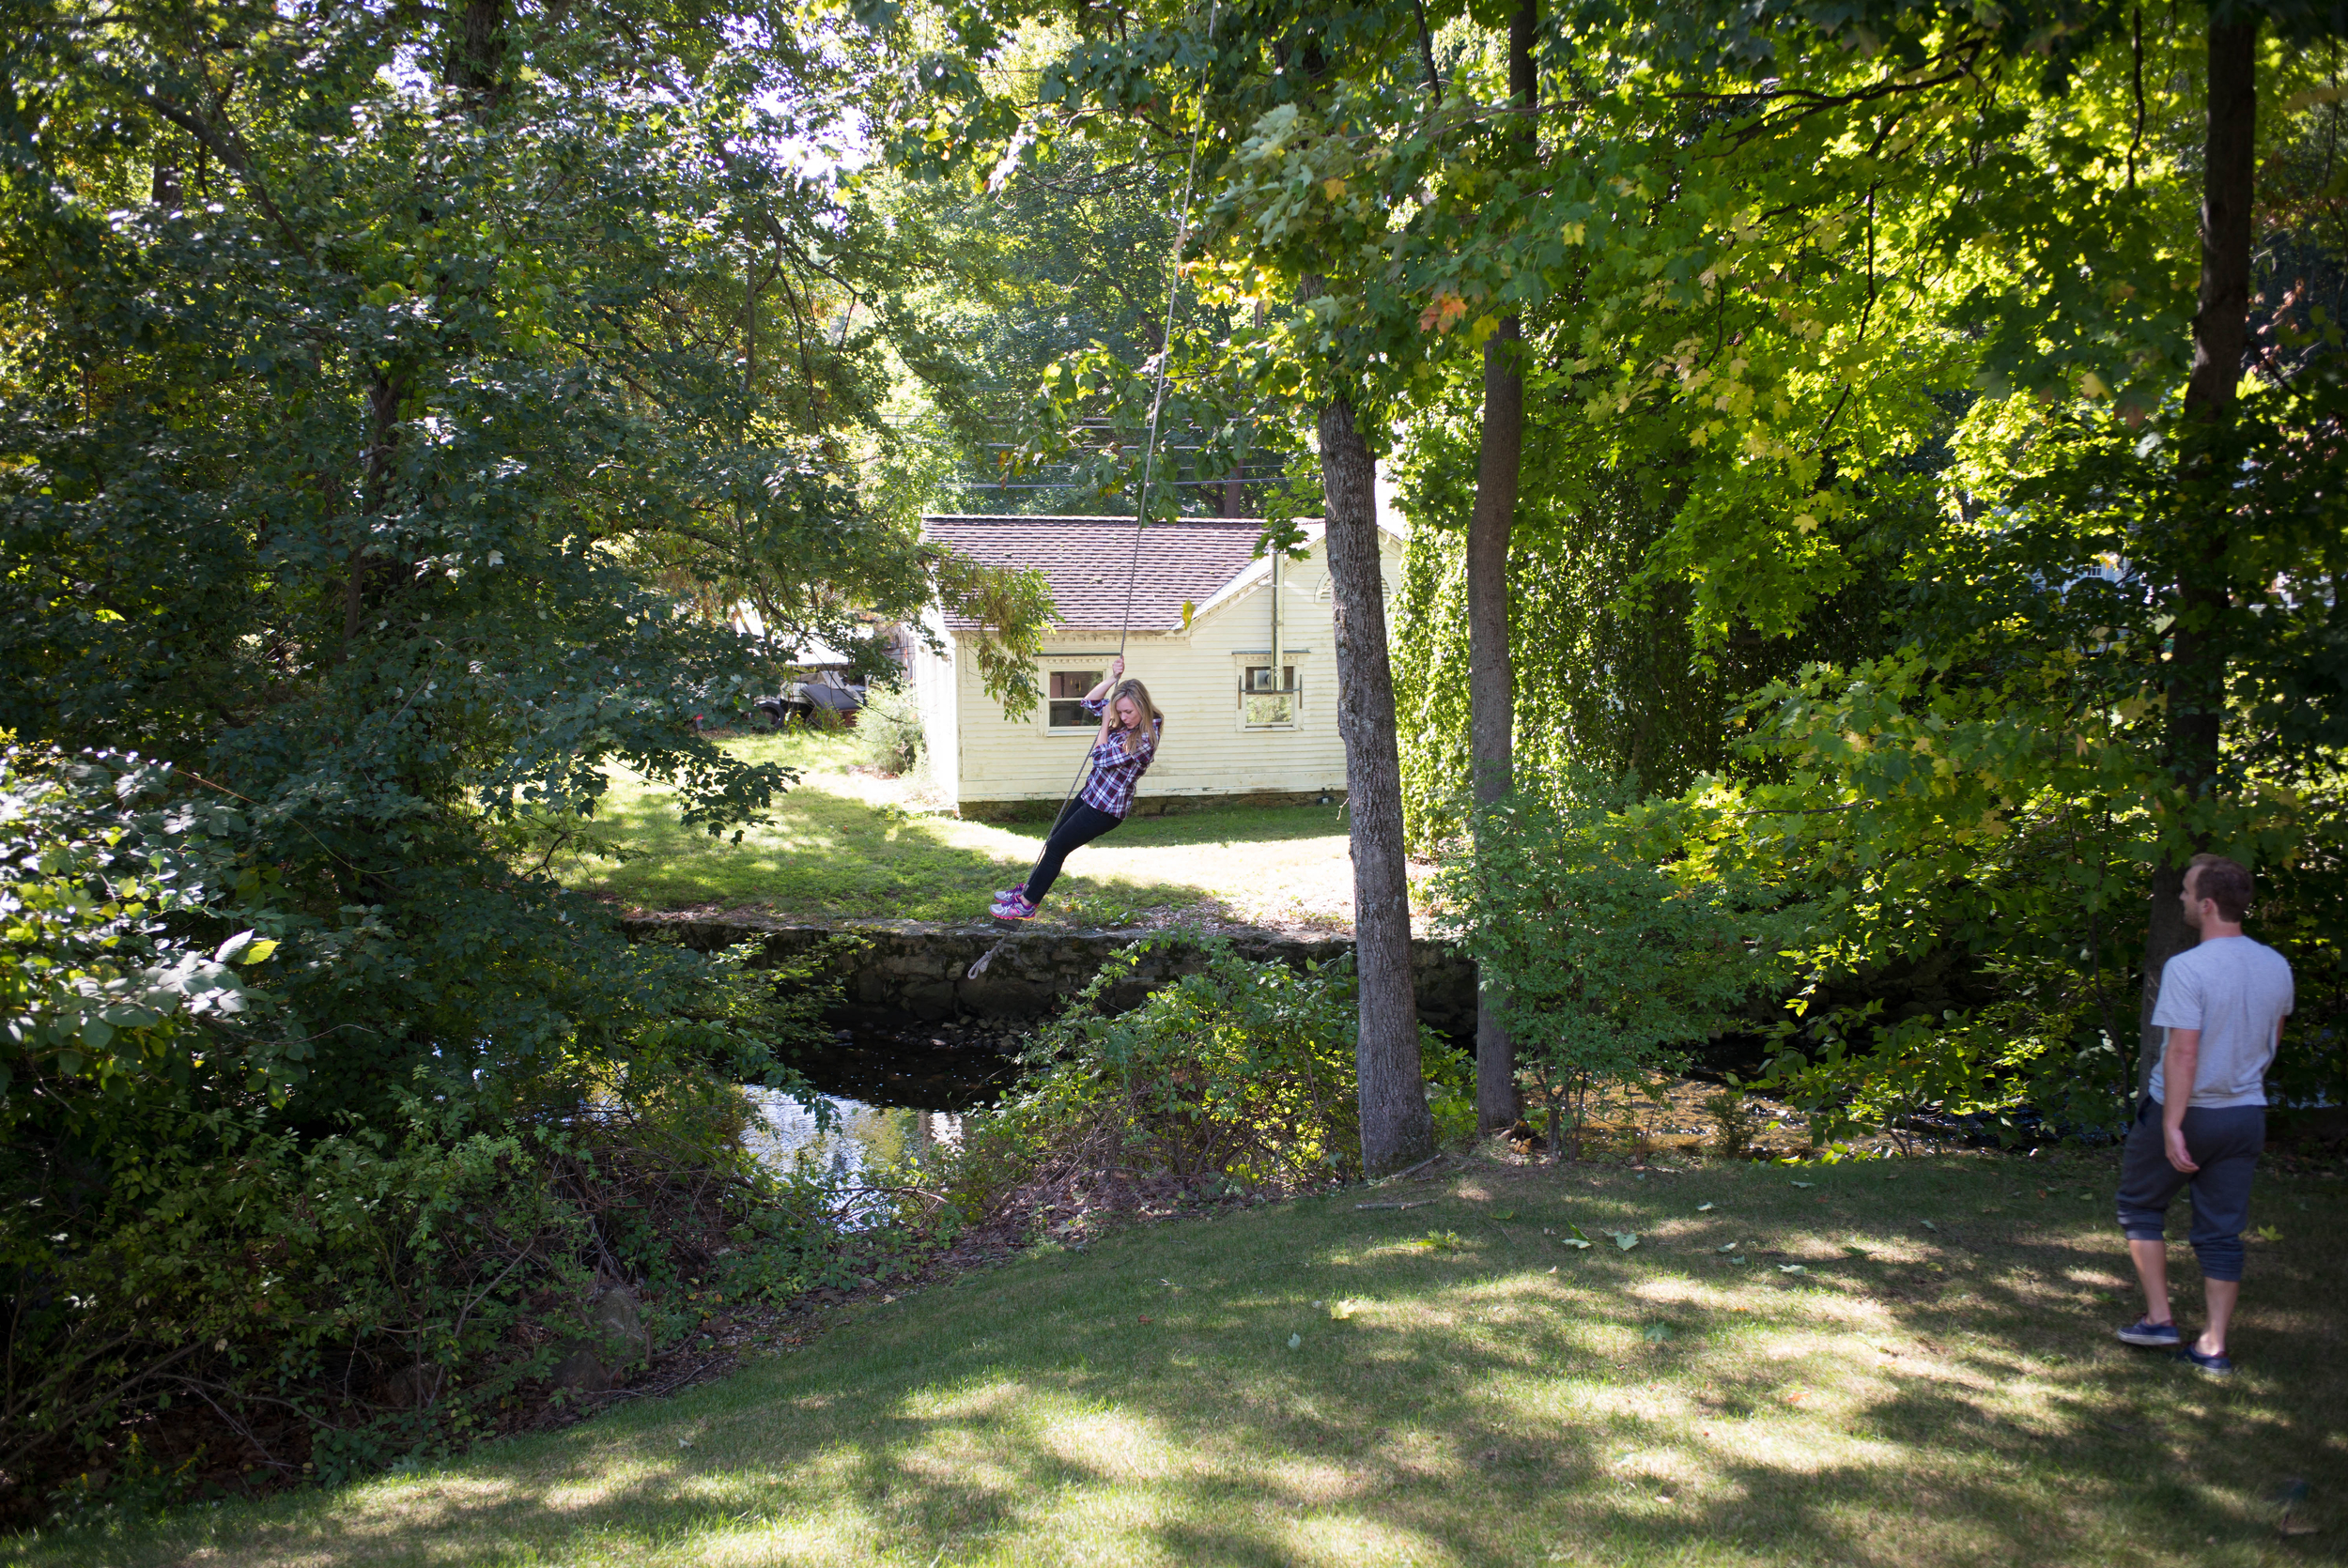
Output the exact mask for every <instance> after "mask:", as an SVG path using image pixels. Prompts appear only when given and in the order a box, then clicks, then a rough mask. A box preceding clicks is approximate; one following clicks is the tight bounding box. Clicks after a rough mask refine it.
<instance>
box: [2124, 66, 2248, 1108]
mask: <svg viewBox="0 0 2348 1568" xmlns="http://www.w3.org/2000/svg"><path fill="white" fill-rule="evenodd" d="M2257 51H2258V23H2256V22H2255V21H2251V22H2239V23H2224V24H2219V23H2212V24H2211V26H2210V29H2209V125H2208V137H2207V141H2206V143H2205V146H2204V157H2203V160H2202V165H2201V169H2202V173H2201V297H2200V305H2199V309H2198V310H2197V311H2196V312H2195V314H2194V317H2193V373H2192V375H2191V377H2189V378H2188V379H2187V380H2186V391H2185V421H2186V424H2185V430H2184V432H2183V437H2184V440H2185V442H2186V458H2185V469H2186V474H2185V478H2186V492H2187V494H2188V495H2191V494H2193V493H2195V492H2197V491H2198V492H2199V493H2200V494H2201V495H2203V496H2206V497H2207V498H2209V500H2208V510H2207V512H2206V514H2205V515H2203V516H2201V517H2199V518H2196V519H2194V521H2195V522H2197V523H2199V524H2200V525H2201V532H2200V534H2199V537H2198V538H2197V539H2196V540H2195V541H2194V543H2195V545H2196V546H2197V548H2196V549H2194V550H2193V551H2191V552H2190V553H2188V554H2187V555H2186V558H2185V559H2186V566H2185V567H2184V569H2183V570H2182V571H2181V573H2180V576H2179V581H2178V583H2177V592H2176V604H2177V608H2178V614H2177V619H2176V622H2175V624H2174V628H2173V630H2172V631H2171V632H2170V645H2169V673H2168V680H2167V682H2166V691H2167V695H2168V699H2169V703H2168V708H2169V716H2168V733H2167V736H2166V745H2165V748H2164V749H2165V750H2166V751H2167V753H2168V755H2167V759H2166V761H2167V762H2168V767H2169V775H2170V780H2171V781H2172V782H2173V784H2174V786H2175V797H2174V798H2175V799H2176V800H2177V802H2178V804H2179V805H2180V806H2181V807H2182V806H2184V805H2185V804H2186V803H2188V802H2190V801H2192V800H2193V799H2194V798H2196V797H2197V796H2200V795H2201V794H2203V793H2204V792H2207V791H2208V790H2209V789H2210V787H2211V786H2212V784H2213V783H2214V782H2215V780H2216V778H2217V745H2218V724H2219V717H2220V715H2221V714H2222V712H2223V710H2224V705H2225V687H2226V670H2225V664H2224V659H2225V655H2224V653H2223V650H2222V649H2221V648H2219V647H2217V646H2216V641H2217V634H2218V631H2219V628H2218V626H2217V619H2218V617H2219V616H2220V615H2221V614H2223V613H2224V611H2225V608H2226V606H2227V602H2228V595H2227V592H2226V585H2225V581H2224V577H2223V564H2222V563H2223V561H2224V558H2225V552H2226V533H2227V529H2228V525H2229V520H2230V519H2229V517H2228V515H2227V513H2226V511H2225V507H2226V504H2227V503H2226V500H2225V486H2224V485H2223V484H2222V483H2221V479H2222V476H2221V475H2220V474H2218V473H2217V472H2216V471H2214V469H2213V466H2214V465H2216V464H2217V463H2219V462H2220V461H2222V458H2223V454H2224V452H2225V449H2226V442H2225V439H2224V438H2225V436H2226V434H2227V432H2228V431H2229V430H2230V428H2231V427H2232V421H2233V413H2234V388H2235V387H2236V385H2237V384H2239V382H2240V381H2241V379H2242V353H2243V348H2244V346H2245V345H2246V343H2247V342H2248V333H2249V305H2250V197H2251V187H2252V183H2253V181H2254V180H2255V178H2256V177H2257V165H2258V159H2257V150H2258V149H2257V133H2258V67H2257ZM2197 847H2199V839H2198V838H2197V839H2196V842H2195V843H2194V844H2189V845H2186V846H2183V847H2180V848H2178V849H2176V850H2173V851H2172V852H2171V853H2170V854H2169V855H2168V856H2167V857H2166V858H2165V859H2164V860H2163V862H2162V863H2161V865H2160V866H2159V867H2158V869H2155V872H2154V873H2153V893H2152V911H2151V915H2152V918H2151V921H2150V923H2149V925H2148V928H2147V930H2146V932H2145V939H2144V991H2143V1011H2142V1014H2141V1019H2140V1024H2141V1033H2142V1040H2143V1050H2142V1052H2141V1053H2140V1059H2139V1064H2138V1068H2137V1092H2138V1093H2139V1095H2141V1094H2142V1093H2143V1092H2144V1091H2145V1089H2146V1087H2147V1086H2148V1085H2149V1084H2150V1083H2151V1081H2152V1071H2153V1064H2154V1063H2155V1062H2157V1061H2158V1060H2159V1059H2160V1053H2161V1050H2162V1046H2163V1044H2164V1042H2163V1040H2162V1038H2161V1034H2162V1032H2161V1031H2160V1030H2159V1029H2157V1028H2155V1027H2154V1025H2153V1022H2152V1018H2153V1007H2154V1006H2155V1004H2156V1003H2157V1002H2158V1001H2159V999H2160V975H2161V970H2162V967H2163V966H2164V965H2166V964H2167V963H2168V961H2170V959H2171V958H2173V957H2175V956H2176V955H2177V954H2178V953H2180V952H2183V951H2184V950H2185V949H2186V948H2187V947H2189V946H2191V945H2193V933H2192V930H2191V929H2190V928H2188V927H2187V926H2186V923H2185V912H2184V910H2183V909H2182V908H2181V907H2180V905H2179V902H2178V895H2179V894H2180V893H2182V892H2183V891H2184V890H2185V872H2186V864H2187V863H2188V861H2189V860H2190V859H2191V854H2192V851H2193V849H2195V848H2197Z"/></svg>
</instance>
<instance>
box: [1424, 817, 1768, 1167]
mask: <svg viewBox="0 0 2348 1568" xmlns="http://www.w3.org/2000/svg"><path fill="white" fill-rule="evenodd" d="M1550 782H1551V787H1550V788H1549V789H1546V790H1544V789H1539V788H1535V789H1528V790H1525V791H1522V792H1519V793H1517V794H1513V795H1510V796H1506V797H1504V798H1503V799H1501V800H1499V801H1497V802H1494V803H1491V805H1488V806H1485V807H1481V808H1480V820H1479V821H1478V822H1477V823H1476V832H1475V846H1474V849H1473V850H1472V851H1470V850H1469V849H1468V848H1467V847H1466V846H1464V845H1463V846H1460V850H1459V853H1455V854H1453V855H1452V856H1450V857H1449V859H1448V860H1447V863H1446V864H1445V865H1444V869H1443V870H1442V871H1441V872H1440V873H1439V876H1438V879H1437V887H1436V889H1435V892H1436V896H1437V898H1439V899H1441V900H1442V901H1443V903H1444V908H1445V910H1446V915H1445V921H1444V923H1445V925H1446V926H1447V927H1448V929H1449V930H1450V932H1451V934H1452V935H1454V936H1455V937H1456V938H1457V939H1458V940H1459V941H1460V945H1462V946H1463V947H1464V948H1465V949H1466V951H1467V952H1468V953H1469V955H1470V956H1472V957H1473V958H1474V959H1475V964H1476V973H1477V974H1478V976H1481V977H1482V979H1483V981H1484V984H1485V986H1486V988H1487V994H1488V995H1490V996H1491V997H1492V998H1493V1001H1494V1004H1495V1006H1496V1007H1497V1008H1498V1011H1499V1013H1500V1015H1501V1018H1502V1020H1503V1022H1505V1023H1506V1026H1507V1029H1508V1033H1509V1035H1510V1037H1511V1038H1513V1039H1514V1040H1515V1041H1516V1047H1517V1063H1518V1072H1519V1074H1520V1075H1521V1076H1522V1077H1523V1078H1524V1079H1526V1080H1527V1081H1529V1083H1530V1084H1531V1086H1532V1087H1533V1088H1534V1089H1535V1090H1536V1091H1537V1101H1536V1103H1537V1104H1538V1105H1539V1106H1540V1107H1541V1108H1543V1109H1544V1110H1545V1111H1546V1113H1547V1115H1548V1120H1549V1142H1550V1145H1551V1150H1552V1156H1557V1155H1562V1154H1563V1153H1564V1152H1565V1151H1566V1150H1567V1149H1570V1150H1571V1151H1572V1153H1573V1157H1574V1158H1575V1159H1579V1158H1581V1143H1582V1128H1583V1123H1584V1122H1585V1121H1586V1120H1587V1119H1588V1111H1589V1107H1590V1102H1591V1097H1592V1094H1593V1092H1594V1091H1596V1092H1599V1093H1603V1092H1604V1091H1605V1090H1607V1089H1609V1088H1611V1087H1623V1086H1629V1085H1631V1084H1638V1083H1640V1082H1641V1081H1643V1080H1645V1079H1646V1078H1647V1077H1649V1076H1651V1075H1652V1074H1654V1073H1655V1072H1656V1071H1658V1070H1659V1069H1663V1068H1672V1067H1676V1066H1678V1065H1680V1064H1681V1060H1682V1055H1683V1053H1680V1052H1677V1051H1676V1050H1675V1048H1676V1047H1685V1046H1687V1045H1690V1044H1692V1043H1695V1042H1700V1041H1702V1040H1704V1039H1706V1038H1708V1037H1712V1036H1717V1035H1719V1034H1720V1033H1722V1031H1723V1030H1726V1029H1729V1028H1733V1027H1737V1026H1738V1025H1740V1024H1742V1023H1744V1022H1745V1021H1746V1016H1747V1004H1748V1003H1750V1002H1751V1001H1752V1000H1753V998H1754V997H1756V996H1757V995H1760V994H1761V993H1763V992H1764V991H1765V989H1766V988H1767V987H1768V986H1769V984H1770V982H1772V981H1773V980H1775V979H1777V978H1778V977H1779V974H1780V971H1781V968H1782V961H1781V958H1780V954H1781V951H1782V950H1783V948H1784V944H1785V942H1786V940H1787V937H1788V935H1789V933H1790V932H1791V930H1794V929H1795V927H1794V923H1793V922H1792V921H1790V920H1788V919H1787V918H1785V917H1784V915H1783V913H1782V912H1781V911H1779V909H1778V908H1777V906H1778V904H1779V902H1780V901H1781V898H1782V893H1781V887H1782V884H1783V878H1782V875H1778V874H1768V875H1763V874H1756V873H1755V871H1754V870H1753V868H1751V867H1750V866H1747V865H1744V864H1740V863H1738V859H1737V858H1736V857H1735V856H1733V855H1722V854H1720V853H1714V854H1711V855H1706V856H1697V855H1691V854H1685V853H1681V852H1682V851H1684V850H1685V849H1686V848H1687V847H1688V846H1689V845H1691V843H1695V842H1701V841H1703V840H1705V839H1707V838H1715V837H1717V830H1718V826H1719V824H1718V823H1717V822H1708V821H1701V820H1699V821H1690V820H1688V819H1690V818H1691V816H1699V815H1701V814H1700V813H1697V812H1694V811H1691V808H1690V807H1687V806H1685V805H1683V804H1681V803H1675V802H1658V803H1654V804H1647V803H1643V802H1641V801H1639V800H1638V799H1637V798H1636V795H1635V793H1634V792H1631V791H1629V790H1621V789H1609V788H1607V787H1606V786H1605V785H1604V784H1603V783H1601V782H1599V781H1598V780H1597V779H1595V778H1594V777H1593V776H1590V775H1587V774H1583V775H1570V774H1569V775H1567V776H1564V777H1562V778H1558V779H1555V780H1553V781H1550ZM1561 1133H1562V1136H1561Z"/></svg>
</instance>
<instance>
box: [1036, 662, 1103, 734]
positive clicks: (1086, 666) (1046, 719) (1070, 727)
mask: <svg viewBox="0 0 2348 1568" xmlns="http://www.w3.org/2000/svg"><path fill="white" fill-rule="evenodd" d="M1115 657H1117V654H1116V653H1115V652H1113V651H1111V652H1107V653H1039V654H1037V655H1036V661H1035V662H1036V668H1037V669H1038V670H1039V671H1040V672H1041V673H1042V674H1043V701H1041V702H1038V703H1037V704H1036V705H1035V714H1036V717H1035V723H1036V728H1037V729H1039V730H1043V732H1044V733H1045V734H1046V735H1089V734H1092V733H1094V732H1096V731H1097V730H1099V729H1100V728H1101V721H1100V720H1098V719H1091V718H1089V719H1087V720H1085V721H1084V722H1083V723H1082V724H1054V723H1053V722H1052V677H1053V676H1055V675H1061V674H1067V673H1069V672H1071V671H1074V670H1085V671H1088V672H1089V673H1090V674H1091V675H1092V678H1093V680H1094V681H1095V682H1096V683H1098V682H1100V681H1102V680H1104V679H1106V678H1107V676H1108V672H1109V661H1110V660H1111V659H1114V658H1115ZM1059 700H1061V701H1063V702H1065V701H1067V700H1068V699H1067V698H1064V697H1063V698H1061V699H1059Z"/></svg>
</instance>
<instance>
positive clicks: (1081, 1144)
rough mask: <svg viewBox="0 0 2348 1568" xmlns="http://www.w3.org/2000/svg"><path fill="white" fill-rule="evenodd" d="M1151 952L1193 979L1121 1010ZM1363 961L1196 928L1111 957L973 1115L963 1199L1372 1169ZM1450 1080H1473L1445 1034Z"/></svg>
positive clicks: (1433, 1049) (1432, 1063)
mask: <svg viewBox="0 0 2348 1568" xmlns="http://www.w3.org/2000/svg"><path fill="white" fill-rule="evenodd" d="M1145 960H1158V961H1166V960H1174V961H1175V966H1176V967H1178V968H1179V969H1180V970H1181V973H1179V974H1178V975H1177V976H1176V977H1175V978H1174V979H1172V980H1171V981H1169V982H1167V983H1166V984H1164V985H1160V986H1158V987H1157V988H1156V989H1155V990H1152V991H1151V992H1149V993H1148V994H1147V995H1146V996H1144V997H1142V998H1141V1000H1140V1001H1139V1002H1138V1004H1137V1005H1134V1006H1132V1007H1127V1008H1125V1009H1123V1010H1118V1007H1117V1004H1118V1003H1119V1002H1120V1001H1122V1000H1125V999H1126V998H1129V997H1130V996H1131V994H1132V989H1131V988H1132V986H1133V985H1134V983H1135V974H1136V971H1137V970H1138V969H1139V968H1140V966H1141V965H1142V963H1143V962H1144V961H1145ZM1353 985H1354V981H1353V966H1352V959H1351V957H1350V956H1349V957H1345V958H1341V959H1339V960H1337V961H1335V962H1332V963H1326V964H1307V965H1305V967H1303V968H1301V969H1299V968H1291V967H1290V966H1289V965H1287V964H1284V963H1277V962H1257V961H1250V960H1248V959H1245V958H1243V957H1242V956H1240V955H1239V953H1237V952H1236V951H1234V950H1233V948H1232V946H1231V945H1230V944H1229V942H1228V941H1227V940H1225V939H1223V938H1220V937H1208V936H1199V935H1197V934H1194V933H1189V932H1180V931H1176V932H1166V933H1162V934H1156V935H1151V936H1148V937H1145V938H1143V939H1141V940H1140V941H1138V942H1135V943H1134V944H1133V945H1131V946H1129V947H1127V948H1125V949H1124V950H1123V951H1121V952H1120V953H1119V954H1117V955H1116V956H1115V957H1114V958H1112V959H1110V960H1109V961H1108V962H1107V963H1105V964H1104V965H1103V966H1102V968H1101V970H1100V972H1099V973H1098V974H1096V975H1095V976H1093V977H1092V979H1091V981H1090V982H1089V983H1088V984H1087V985H1086V987H1085V989H1084V990H1083V991H1082V992H1078V993H1077V995H1076V996H1075V997H1074V999H1073V1000H1072V1002H1071V1005H1070V1007H1069V1008H1068V1010H1067V1011H1066V1012H1065V1013H1063V1014H1061V1015H1060V1016H1059V1017H1058V1018H1057V1019H1055V1020H1053V1021H1052V1022H1050V1023H1048V1024H1046V1025H1045V1026H1044V1028H1043V1030H1042V1031H1041V1033H1040V1034H1039V1035H1038V1036H1037V1038H1036V1039H1035V1041H1034V1043H1033V1044H1032V1046H1031V1047H1030V1048H1029V1049H1028V1051H1027V1053H1026V1054H1025V1055H1024V1056H1023V1058H1022V1060H1023V1061H1024V1062H1025V1063H1026V1065H1027V1068H1028V1074H1027V1078H1026V1079H1025V1080H1024V1081H1023V1082H1022V1084H1021V1085H1020V1086H1019V1088H1018V1089H1017V1090H1016V1091H1015V1092H1013V1093H1012V1095H1010V1096H1008V1097H1007V1098H1006V1099H1004V1101H1003V1102H1002V1104H1001V1105H1000V1106H998V1107H997V1108H996V1109H995V1110H993V1111H989V1112H983V1113H978V1114H974V1115H972V1117H971V1118H970V1119H969V1121H968V1123H967V1124H966V1128H965V1148H964V1152H963V1155H962V1157H961V1158H960V1159H959V1160H958V1161H956V1162H955V1164H954V1168H953V1173H952V1178H951V1179H952V1192H953V1196H954V1198H955V1201H956V1203H957V1206H958V1207H960V1208H961V1209H962V1211H963V1212H965V1213H966V1214H973V1215H975V1214H979V1213H982V1212H989V1211H992V1210H994V1209H996V1208H997V1207H999V1206H1000V1205H1001V1204H1002V1203H1003V1201H1004V1199H1005V1195H1006V1194H1009V1193H1013V1192H1015V1191H1018V1190H1021V1189H1023V1188H1028V1187H1032V1186H1035V1185H1038V1184H1046V1183H1050V1182H1054V1181H1060V1180H1066V1179H1072V1178H1073V1179H1079V1180H1082V1179H1089V1178H1090V1177H1093V1176H1098V1175H1100V1174H1102V1173H1105V1172H1107V1171H1110V1170H1115V1169H1124V1170H1128V1171H1131V1172H1134V1173H1136V1174H1138V1175H1140V1176H1145V1177H1147V1176H1163V1177H1165V1178H1167V1179H1170V1180H1171V1181H1173V1182H1175V1183H1177V1184H1179V1185H1180V1186H1181V1187H1182V1188H1183V1189H1185V1190H1188V1191H1205V1192H1209V1193H1214V1194H1222V1193H1228V1192H1236V1191H1272V1192H1295V1191H1307V1190H1310V1189H1312V1188H1315V1187H1320V1186H1324V1185H1326V1184H1328V1183H1331V1182H1335V1181H1341V1180H1346V1179H1350V1178H1352V1177H1353V1176H1358V1175H1359V1174H1360V1169H1361V1135H1360V1130H1359V1124H1358V1122H1357V1120H1356V1104H1355V1081H1354V1054H1353V1053H1354V1029H1355V1022H1356V1020H1355V1010H1354V998H1353ZM1423 1038H1424V1042H1425V1054H1426V1056H1427V1057H1428V1059H1429V1068H1430V1069H1431V1070H1432V1071H1434V1072H1435V1073H1436V1074H1437V1075H1438V1076H1444V1077H1446V1078H1447V1080H1448V1081H1451V1082H1453V1083H1454V1084H1455V1086H1456V1083H1457V1081H1458V1079H1459V1078H1460V1071H1459V1070H1458V1065H1457V1063H1456V1061H1455V1060H1454V1058H1455V1057H1456V1056H1457V1053H1455V1052H1453V1051H1452V1050H1451V1048H1450V1047H1449V1046H1447V1045H1445V1044H1444V1043H1443V1042H1442V1041H1441V1040H1440V1039H1438V1038H1436V1037H1435V1036H1433V1035H1432V1034H1431V1033H1429V1034H1426V1035H1424V1037H1423Z"/></svg>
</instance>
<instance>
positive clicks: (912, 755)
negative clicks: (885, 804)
mask: <svg viewBox="0 0 2348 1568" xmlns="http://www.w3.org/2000/svg"><path fill="white" fill-rule="evenodd" d="M856 733H857V750H858V752H859V753H860V754H861V756H862V758H863V761H864V762H865V764H866V765H867V766H869V767H874V768H878V769H879V770H880V771H881V772H883V773H886V774H905V773H911V772H912V771H913V768H914V764H915V763H917V762H919V761H920V758H921V714H920V710H919V709H918V708H916V707H915V706H914V704H913V693H912V692H911V691H909V690H907V689H906V688H905V687H904V686H902V685H882V684H879V683H877V682H875V683H874V684H873V685H872V687H871V688H870V689H869V690H868V692H867V694H866V697H865V700H864V707H863V709H862V710H861V711H860V712H858V713H857V719H856Z"/></svg>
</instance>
